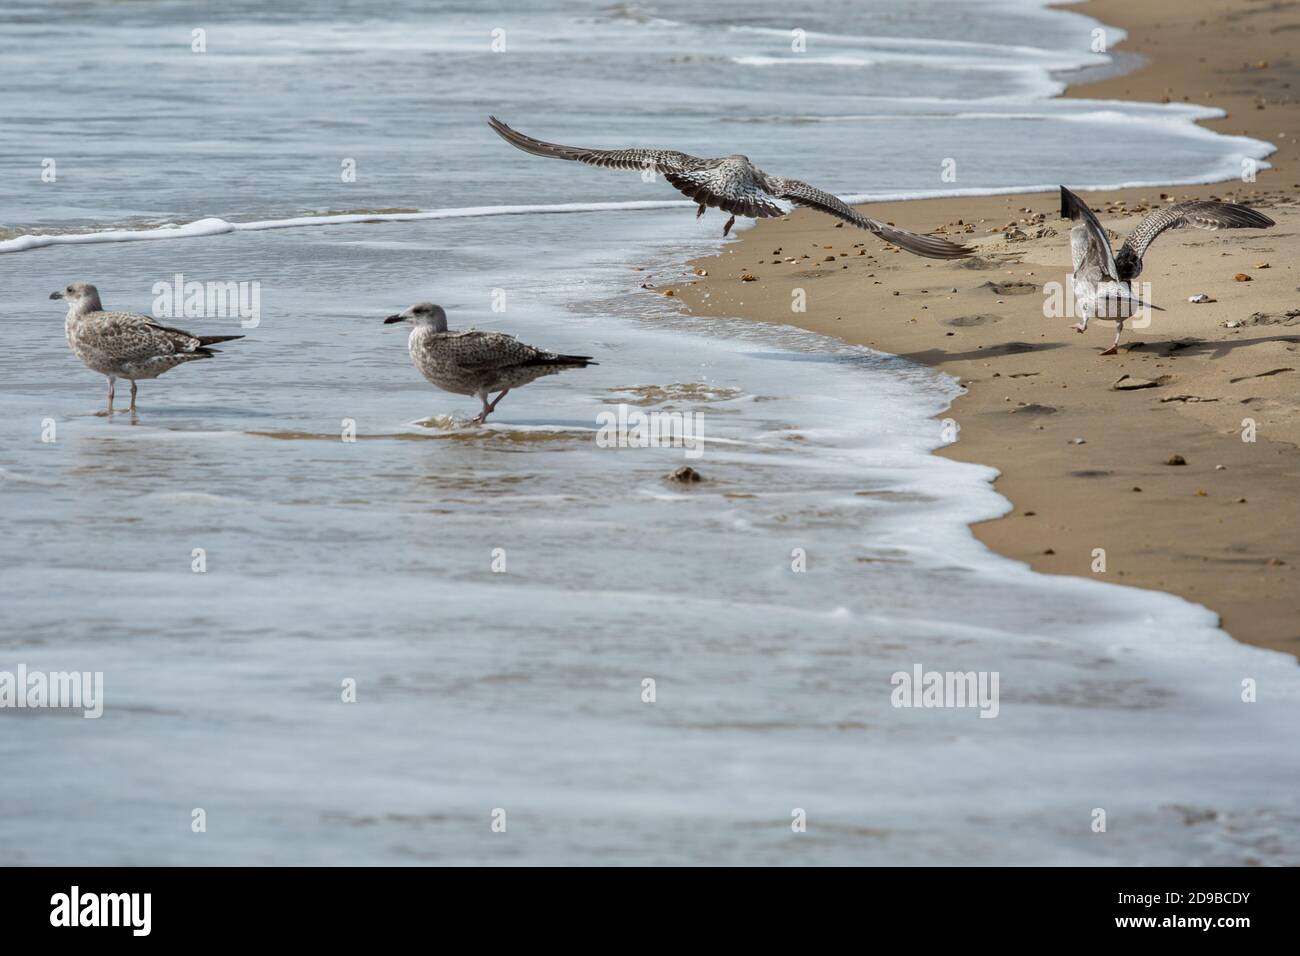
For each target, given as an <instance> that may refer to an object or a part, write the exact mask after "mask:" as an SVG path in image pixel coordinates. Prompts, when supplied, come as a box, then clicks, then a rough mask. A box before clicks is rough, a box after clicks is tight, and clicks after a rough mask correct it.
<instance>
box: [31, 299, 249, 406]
mask: <svg viewBox="0 0 1300 956" xmlns="http://www.w3.org/2000/svg"><path fill="white" fill-rule="evenodd" d="M50 298H51V299H62V300H63V301H65V302H67V303H68V317H67V319H65V320H64V323H63V329H64V333H65V334H66V335H67V337H68V345H69V346H71V348H72V354H74V355H75V356H77V358H79V359H81V363H82V364H83V365H85V366H86V368H88V369H91V370H93V371H96V372H98V373H99V374H101V375H103V376H106V377H107V378H108V414H110V415H111V414H112V413H113V386H114V384H115V383H116V381H117V380H118V379H119V378H124V379H127V380H128V381H130V383H131V411H135V395H136V382H137V381H138V380H140V379H146V378H157V377H158V376H159V375H161V374H162V373H163V372H166V371H167V370H168V369H173V368H175V367H176V366H177V365H183V364H185V363H186V362H194V361H197V360H198V359H209V358H212V357H213V356H214V355H216V354H217V352H218V350H217V349H214V348H211V346H213V345H216V344H217V343H218V342H231V341H234V340H235V339H242V338H243V336H242V335H192V334H190V333H189V332H185V331H182V330H181V329H172V328H168V327H167V326H165V325H159V324H158V323H157V321H155V320H154V319H153V318H152V317H150V316H147V315H139V314H136V313H134V312H105V311H104V307H103V305H101V304H100V301H99V290H98V289H96V288H95V287H94V286H93V285H91V284H90V283H89V282H74V283H72V284H71V285H69V286H68V287H67V288H65V289H63V290H61V291H59V292H51V293H50Z"/></svg>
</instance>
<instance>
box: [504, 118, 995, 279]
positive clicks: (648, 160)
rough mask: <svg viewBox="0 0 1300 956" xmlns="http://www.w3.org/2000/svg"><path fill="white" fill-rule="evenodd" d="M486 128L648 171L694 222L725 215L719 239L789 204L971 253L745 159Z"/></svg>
mask: <svg viewBox="0 0 1300 956" xmlns="http://www.w3.org/2000/svg"><path fill="white" fill-rule="evenodd" d="M488 125H490V126H491V127H492V129H493V130H495V131H496V133H497V135H499V136H500V137H501V138H502V139H504V140H505V141H506V142H508V143H510V144H511V145H512V146H514V147H516V148H518V149H522V150H523V151H524V152H526V153H532V154H533V155H534V156H550V157H554V158H556V159H570V160H574V161H576V162H580V163H586V164H587V165H588V166H602V167H606V168H610V169H635V170H642V171H644V170H651V171H653V172H655V173H658V174H660V175H662V176H663V177H664V179H666V180H668V183H669V184H670V185H671V186H673V187H674V188H675V189H677V191H678V192H680V193H682V194H684V195H685V196H686V197H687V198H689V199H693V200H695V202H696V203H698V204H699V208H698V209H697V210H696V212H695V217H696V218H697V219H698V218H699V217H700V216H702V215H704V211H705V209H707V208H708V207H709V206H715V207H717V208H719V209H723V210H725V211H726V212H729V213H731V218H730V219H728V220H727V224H726V225H725V226H723V229H722V234H723V235H724V236H725V235H727V233H729V232H730V231H731V227H732V225H733V224H734V223H735V221H736V217H737V216H752V217H754V218H757V219H767V218H772V217H775V216H784V215H786V214H787V212H788V209H787V208H786V207H785V206H784V205H783V203H794V204H795V205H799V206H808V207H810V208H812V209H817V210H819V211H821V212H824V213H827V214H828V215H831V216H835V217H836V218H837V219H842V220H844V221H845V222H847V223H849V224H850V225H853V226H857V227H858V228H859V229H866V230H867V231H868V232H873V233H875V234H876V235H877V236H879V237H880V238H881V239H884V240H885V241H886V242H892V243H893V244H894V245H896V246H898V247H899V248H902V249H906V250H907V251H908V252H911V253H915V254H916V255H918V256H925V257H927V258H930V259H960V258H963V257H965V256H969V255H971V254H972V253H973V251H974V250H972V249H970V248H968V247H967V246H960V245H957V244H956V243H953V242H949V241H948V240H947V239H940V238H939V237H938V236H923V235H920V234H918V233H915V232H908V231H907V230H906V229H898V228H896V227H894V226H891V225H889V224H888V223H885V222H880V221H879V220H877V219H871V218H870V217H868V216H864V215H862V214H861V213H859V212H858V211H857V210H855V209H853V208H851V207H850V206H848V205H846V204H845V203H843V202H841V201H840V200H839V199H838V198H836V197H835V196H832V195H831V194H830V193H828V192H823V191H822V190H820V189H818V188H816V187H815V186H810V185H808V184H807V183H804V182H800V181H799V180H797V179H782V178H781V177H779V176H771V175H769V174H768V173H765V172H763V170H761V169H759V168H758V167H757V166H755V165H754V164H753V163H751V162H750V161H749V158H748V157H746V156H740V155H733V156H720V157H716V158H702V157H700V156H692V155H690V154H689V153H681V152H678V151H676V150H672V149H636V148H633V149H586V148H583V147H581V146H560V145H559V144H557V143H545V142H542V141H541V140H538V139H533V138H532V137H531V136H525V135H524V134H523V133H520V132H519V131H518V130H514V129H511V128H510V127H509V126H507V125H506V124H505V123H503V122H501V121H500V120H499V119H497V118H496V117H495V116H490V117H488Z"/></svg>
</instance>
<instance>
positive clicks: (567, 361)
mask: <svg viewBox="0 0 1300 956" xmlns="http://www.w3.org/2000/svg"><path fill="white" fill-rule="evenodd" d="M393 322H410V323H411V336H410V338H409V339H408V340H407V348H408V349H409V350H410V353H411V362H412V363H414V365H415V367H416V368H417V369H418V370H419V372H420V374H421V375H423V376H424V377H425V378H427V379H428V380H429V381H430V382H432V383H433V384H434V385H436V386H438V388H440V389H442V390H443V391H444V392H452V393H454V394H456V395H477V396H478V400H479V401H480V402H482V403H483V410H482V411H481V412H479V414H478V417H477V418H475V419H474V421H475V423H477V424H480V425H481V424H482V423H483V422H484V421H486V420H487V417H488V416H489V415H491V414H492V412H494V411H496V407H497V403H498V402H500V401H501V399H503V398H505V397H506V394H507V393H508V392H509V391H510V390H511V389H512V388H519V387H520V386H521V385H527V384H528V383H529V382H532V381H534V380H536V379H539V378H541V377H542V376H543V375H554V374H555V373H556V372H563V371H564V370H565V369H567V368H586V367H587V366H588V365H597V364H599V363H597V362H593V361H592V360H591V357H590V356H587V355H557V354H556V353H555V352H547V351H544V350H543V349H539V348H534V347H533V346H531V345H525V344H524V343H523V342H520V341H519V340H518V339H516V338H515V337H514V336H513V335H507V334H506V333H504V332H480V331H478V330H477V329H466V330H465V331H462V332H448V331H447V313H446V312H444V311H443V309H442V306H440V305H434V304H433V303H431V302H418V303H416V304H415V305H413V306H411V307H410V308H409V309H407V310H406V311H405V312H399V313H397V314H396V315H390V316H389V317H388V318H386V319H384V323H385V324H391V323H393ZM498 390H499V391H500V392H501V394H500V395H498V396H497V397H496V398H494V399H492V401H491V402H490V403H489V402H488V395H489V394H491V393H492V392H495V391H498Z"/></svg>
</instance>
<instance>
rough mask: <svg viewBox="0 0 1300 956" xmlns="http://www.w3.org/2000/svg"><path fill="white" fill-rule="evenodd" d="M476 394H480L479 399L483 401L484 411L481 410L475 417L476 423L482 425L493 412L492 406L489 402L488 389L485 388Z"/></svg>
mask: <svg viewBox="0 0 1300 956" xmlns="http://www.w3.org/2000/svg"><path fill="white" fill-rule="evenodd" d="M476 394H477V395H478V400H479V401H480V402H482V403H483V411H481V412H479V413H478V415H477V416H476V417H475V418H474V424H475V425H482V424H483V423H484V422H485V421H487V417H488V416H489V415H491V414H492V406H491V405H489V404H488V400H487V397H488V393H487V389H484V390H483V391H481V392H477V393H476Z"/></svg>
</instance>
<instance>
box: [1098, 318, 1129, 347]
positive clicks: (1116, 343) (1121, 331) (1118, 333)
mask: <svg viewBox="0 0 1300 956" xmlns="http://www.w3.org/2000/svg"><path fill="white" fill-rule="evenodd" d="M1123 334H1124V322H1123V320H1122V319H1121V320H1120V323H1119V327H1118V328H1116V329H1115V341H1114V342H1113V343H1111V346H1110V348H1108V349H1107V350H1106V351H1104V352H1102V353H1101V354H1102V355H1118V354H1119V337H1120V336H1121V335H1123Z"/></svg>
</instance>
